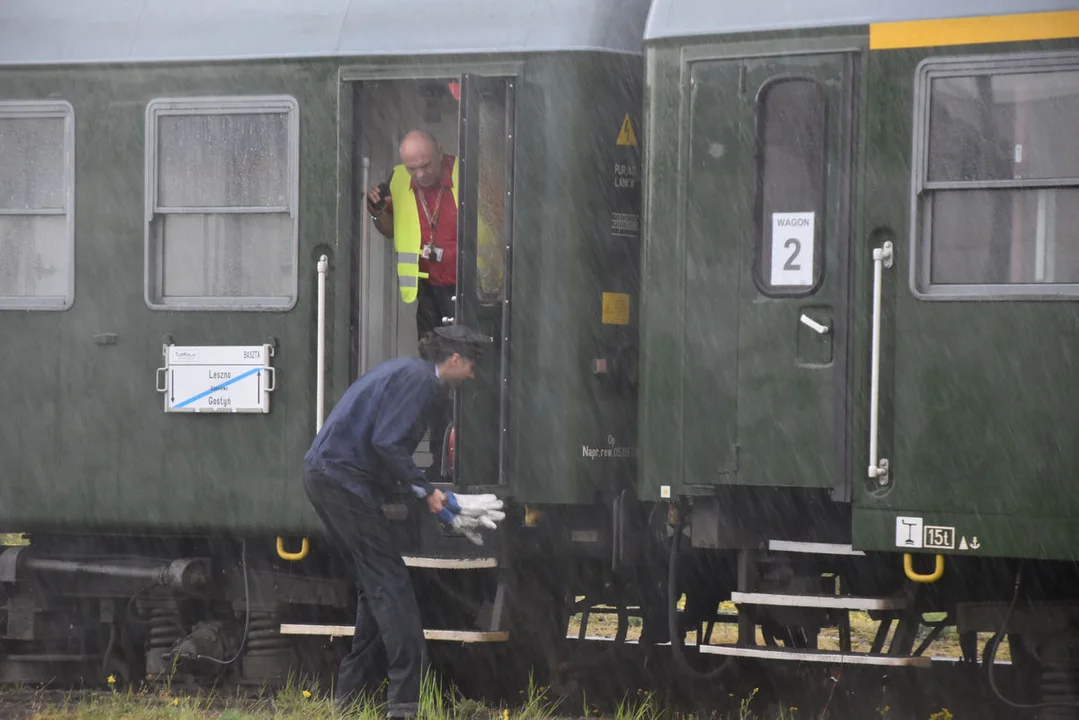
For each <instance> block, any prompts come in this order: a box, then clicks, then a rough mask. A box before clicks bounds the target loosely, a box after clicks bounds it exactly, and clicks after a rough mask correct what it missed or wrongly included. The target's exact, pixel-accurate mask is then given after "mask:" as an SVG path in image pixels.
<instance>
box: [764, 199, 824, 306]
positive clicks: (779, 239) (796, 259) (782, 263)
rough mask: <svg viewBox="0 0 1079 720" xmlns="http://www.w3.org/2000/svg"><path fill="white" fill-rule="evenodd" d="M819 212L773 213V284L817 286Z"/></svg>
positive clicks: (770, 280) (770, 283)
mask: <svg viewBox="0 0 1079 720" xmlns="http://www.w3.org/2000/svg"><path fill="white" fill-rule="evenodd" d="M815 239H816V213H811V212H798V213H772V267H771V274H770V275H769V282H768V284H769V285H771V286H772V287H811V286H812V285H813V275H814V272H813V260H814V252H813V242H814V240H815Z"/></svg>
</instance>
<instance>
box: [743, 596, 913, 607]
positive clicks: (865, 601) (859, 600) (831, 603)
mask: <svg viewBox="0 0 1079 720" xmlns="http://www.w3.org/2000/svg"><path fill="white" fill-rule="evenodd" d="M731 602H733V603H735V604H742V605H771V606H775V607H799V608H829V609H837V610H902V609H903V608H905V607H906V606H907V601H906V599H905V598H886V597H859V596H856V595H774V594H772V593H745V592H732V593H731Z"/></svg>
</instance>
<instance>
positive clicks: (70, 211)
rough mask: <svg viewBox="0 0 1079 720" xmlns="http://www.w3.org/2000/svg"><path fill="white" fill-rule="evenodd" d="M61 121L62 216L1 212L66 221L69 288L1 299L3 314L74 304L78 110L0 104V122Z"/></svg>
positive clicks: (38, 103)
mask: <svg viewBox="0 0 1079 720" xmlns="http://www.w3.org/2000/svg"><path fill="white" fill-rule="evenodd" d="M34 118H61V119H63V121H64V169H63V183H64V185H63V193H64V208H63V211H62V213H61V212H56V211H54V210H51V209H41V208H38V209H35V210H14V209H0V215H14V216H24V217H25V216H38V215H49V216H55V215H60V214H63V215H64V216H65V218H66V221H67V222H66V225H67V232H66V234H65V236H66V239H67V263H68V267H67V285H66V287H65V292H64V295H63V297H60V296H58V295H49V296H34V297H25V296H15V295H0V310H46V311H48V310H51V311H58V312H62V311H65V310H70V309H71V307H72V306H73V305H74V304H75V108H74V106H73V105H72V104H71V103H70V102H68V101H67V100H0V120H5V119H34Z"/></svg>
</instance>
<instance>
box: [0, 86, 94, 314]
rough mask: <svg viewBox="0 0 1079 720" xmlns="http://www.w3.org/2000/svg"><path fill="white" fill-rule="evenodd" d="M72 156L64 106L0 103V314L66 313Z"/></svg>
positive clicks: (70, 122) (70, 114) (70, 115)
mask: <svg viewBox="0 0 1079 720" xmlns="http://www.w3.org/2000/svg"><path fill="white" fill-rule="evenodd" d="M74 155H75V111H74V109H73V108H72V107H71V105H69V104H68V103H66V102H62V101H50V102H3V103H0V309H21V310H30V309H38V310H65V309H67V308H69V307H71V304H72V302H73V300H74V294H75V265H74V253H75V250H74V247H75V225H74V217H73V216H74V210H73V208H74V199H73V198H74V193H75V166H74Z"/></svg>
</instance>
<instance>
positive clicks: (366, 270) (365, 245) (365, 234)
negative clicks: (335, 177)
mask: <svg viewBox="0 0 1079 720" xmlns="http://www.w3.org/2000/svg"><path fill="white" fill-rule="evenodd" d="M361 166H362V168H363V171H362V174H361V176H360V186H361V187H362V188H363V190H364V192H367V188H368V187H369V186H370V185H369V183H370V182H371V158H369V157H365V158H363V161H362V163H361ZM360 202H361V203H363V205H364V209H363V212H362V213H361V215H362V216H363V222H362V223H361V224H360V318H359V325H360V359H359V368H357V372H356V374H357V375H363V373H364V371H366V370H367V353H368V347H367V346H368V339H367V334H368V333H369V332H370V331H371V328H370V325H369V322H370V321H369V318H370V313H369V312H368V303H370V302H371V301H370V299H369V298H368V295H370V294H371V222H372V220H371V217H370V215H368V213H367V199H366V198H360Z"/></svg>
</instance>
